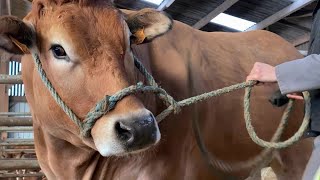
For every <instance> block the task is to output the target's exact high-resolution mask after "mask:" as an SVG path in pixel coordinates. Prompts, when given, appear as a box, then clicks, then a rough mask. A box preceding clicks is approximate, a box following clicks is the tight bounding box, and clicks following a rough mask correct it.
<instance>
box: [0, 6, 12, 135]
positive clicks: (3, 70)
mask: <svg viewBox="0 0 320 180" xmlns="http://www.w3.org/2000/svg"><path fill="white" fill-rule="evenodd" d="M7 3H8V1H3V0H2V1H0V15H8V14H10V9H8V6H7ZM8 67H9V64H8V62H2V61H1V59H0V74H8ZM8 111H9V96H8V94H7V92H6V85H3V84H0V112H8ZM7 137H8V133H7V132H0V139H1V140H6V139H7Z"/></svg>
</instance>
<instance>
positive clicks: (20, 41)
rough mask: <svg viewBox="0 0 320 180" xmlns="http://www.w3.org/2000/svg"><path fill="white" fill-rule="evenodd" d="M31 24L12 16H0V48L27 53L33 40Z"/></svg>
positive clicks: (11, 51) (17, 52)
mask: <svg viewBox="0 0 320 180" xmlns="http://www.w3.org/2000/svg"><path fill="white" fill-rule="evenodd" d="M34 34H35V33H34V30H33V28H32V27H31V25H28V24H26V23H25V22H23V21H22V20H20V19H19V18H17V17H14V16H1V17H0V40H1V41H0V48H2V49H4V50H6V51H7V52H9V53H12V54H26V53H29V50H28V48H31V47H32V45H33V43H34V42H35V38H34Z"/></svg>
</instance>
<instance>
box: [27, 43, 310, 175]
mask: <svg viewBox="0 0 320 180" xmlns="http://www.w3.org/2000/svg"><path fill="white" fill-rule="evenodd" d="M32 56H33V58H34V60H35V64H36V67H37V70H38V72H39V74H40V77H41V79H42V81H43V83H44V84H45V86H46V87H47V88H48V90H49V92H50V94H51V95H52V97H53V98H54V99H55V101H56V102H57V103H58V105H59V106H60V107H61V108H62V110H63V111H64V112H65V113H66V114H67V115H68V116H69V117H70V119H71V120H72V121H73V122H74V123H75V124H76V125H77V126H78V127H79V130H80V134H81V135H82V136H83V137H90V133H91V129H92V127H93V125H94V124H95V122H96V121H97V120H98V119H99V118H100V117H102V116H103V115H105V114H106V113H108V112H109V111H111V110H112V109H114V108H115V106H116V104H117V102H118V101H120V100H121V99H123V98H124V97H126V96H128V95H130V94H135V93H139V92H153V93H156V94H157V95H158V96H159V98H161V99H162V100H163V101H164V103H165V104H166V105H167V106H168V108H167V109H165V110H164V111H162V112H161V113H160V114H159V115H158V116H157V117H156V119H157V122H158V123H160V122H161V121H162V120H163V119H164V118H166V117H167V116H168V115H170V114H171V113H172V112H175V113H177V112H179V110H180V108H181V107H184V106H189V105H192V104H194V103H198V102H201V101H204V100H207V99H209V98H211V97H216V96H220V95H222V94H226V93H230V92H232V91H235V90H238V89H243V88H246V93H245V97H244V106H245V108H244V114H245V119H246V127H247V129H248V132H249V135H250V137H251V139H252V140H253V141H254V142H255V143H257V144H258V145H260V146H262V147H265V148H266V149H265V150H264V151H262V153H261V154H260V155H259V156H257V157H256V158H254V159H250V160H248V161H246V162H245V163H242V162H241V163H234V164H233V165H229V164H227V163H225V162H223V161H221V160H218V159H217V158H216V157H214V156H212V155H210V156H209V157H210V158H209V161H210V164H212V165H213V166H215V167H217V168H219V169H221V170H224V171H226V172H230V171H237V170H240V169H244V168H250V167H252V166H254V165H256V164H257V163H260V162H263V161H266V158H267V156H268V155H270V153H271V152H272V150H273V149H280V148H285V147H288V146H290V145H292V144H293V143H295V142H297V141H298V140H299V139H300V138H301V136H302V135H303V132H304V131H305V129H306V128H307V126H308V123H309V118H310V98H309V94H308V93H306V92H305V93H304V97H305V106H306V107H305V117H304V120H303V123H302V126H301V127H300V128H299V130H298V132H297V133H295V134H294V135H293V136H292V137H291V138H289V139H288V140H287V141H285V142H276V141H278V140H279V138H280V136H281V133H282V132H283V129H284V127H285V126H286V124H287V119H288V116H289V112H290V111H291V108H292V101H291V102H290V103H289V105H288V107H287V109H286V110H285V112H284V115H283V117H282V120H281V123H280V125H279V127H278V129H277V131H276V133H275V135H274V136H273V138H272V140H271V141H272V142H266V141H264V140H262V139H260V138H259V137H258V136H257V135H256V133H255V131H254V128H253V126H252V124H251V118H250V93H251V89H252V87H253V86H254V85H255V84H256V82H255V81H250V82H243V83H239V84H235V85H232V86H229V87H225V88H222V89H218V90H215V91H211V92H208V93H204V94H201V95H198V96H194V97H191V98H188V99H185V100H182V101H179V102H176V101H175V100H174V98H173V97H172V96H170V95H169V94H168V93H167V92H166V91H165V90H164V89H162V88H160V87H159V86H158V84H157V83H156V82H155V80H154V78H153V77H152V76H151V75H150V74H149V73H148V71H147V70H146V69H145V68H144V66H143V65H142V64H141V62H140V61H139V60H138V59H137V58H134V60H135V66H136V67H137V68H138V69H139V71H140V72H141V73H142V74H143V75H144V76H145V78H146V79H147V81H148V84H150V86H145V85H143V84H142V83H138V84H137V85H132V86H129V87H127V88H124V89H122V90H120V91H119V92H117V93H116V94H114V95H112V96H108V95H107V96H105V98H103V99H102V100H101V101H100V102H98V103H97V104H96V106H95V107H94V108H93V109H92V110H91V111H90V112H89V113H88V114H87V116H86V118H85V120H84V121H83V122H82V121H81V120H80V119H79V118H78V117H77V116H76V115H75V114H74V113H73V111H72V110H71V109H70V108H69V107H68V106H67V105H66V104H65V103H64V102H63V100H62V99H61V97H60V96H59V94H58V93H57V92H56V90H55V89H54V87H53V86H52V84H51V82H50V81H49V80H48V78H47V77H46V73H45V72H44V70H43V69H42V65H41V61H40V58H39V53H38V50H35V49H32ZM199 131H200V130H199V129H198V130H196V132H197V133H198V135H199V134H200V132H199ZM199 137H200V136H199ZM200 140H201V138H200ZM199 142H200V141H199ZM200 144H203V142H202V140H201V142H200ZM200 148H202V151H203V152H204V151H207V150H206V147H205V146H204V145H203V146H202V147H200Z"/></svg>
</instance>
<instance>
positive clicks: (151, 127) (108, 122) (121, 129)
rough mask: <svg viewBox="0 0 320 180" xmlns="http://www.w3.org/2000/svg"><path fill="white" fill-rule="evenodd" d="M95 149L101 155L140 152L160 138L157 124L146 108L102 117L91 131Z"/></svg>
mask: <svg viewBox="0 0 320 180" xmlns="http://www.w3.org/2000/svg"><path fill="white" fill-rule="evenodd" d="M91 134H92V137H93V140H94V143H95V145H96V148H97V150H98V151H99V152H100V154H101V155H103V156H111V155H117V156H121V155H126V154H131V153H136V152H140V151H142V150H145V149H148V148H149V147H151V146H153V145H155V144H156V143H157V142H159V140H160V131H159V127H158V124H157V122H156V120H155V118H154V116H153V115H152V113H151V112H149V111H148V110H146V109H144V110H140V111H139V112H134V113H128V114H127V115H111V116H109V117H108V116H106V117H102V118H101V119H99V120H98V121H97V122H96V124H95V125H94V126H93V128H92V131H91Z"/></svg>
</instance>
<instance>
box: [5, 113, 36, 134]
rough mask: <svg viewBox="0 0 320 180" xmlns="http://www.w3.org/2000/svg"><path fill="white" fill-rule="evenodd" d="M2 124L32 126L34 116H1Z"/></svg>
mask: <svg viewBox="0 0 320 180" xmlns="http://www.w3.org/2000/svg"><path fill="white" fill-rule="evenodd" d="M0 126H32V118H31V117H1V116H0ZM0 128H2V127H0ZM0 131H1V130H0Z"/></svg>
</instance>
